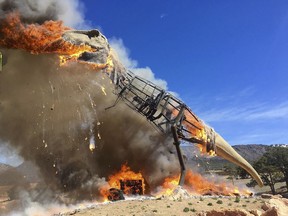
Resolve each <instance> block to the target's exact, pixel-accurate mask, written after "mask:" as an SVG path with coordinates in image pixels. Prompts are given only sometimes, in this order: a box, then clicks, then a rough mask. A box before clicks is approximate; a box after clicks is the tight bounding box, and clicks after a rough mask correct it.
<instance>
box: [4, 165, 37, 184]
mask: <svg viewBox="0 0 288 216" xmlns="http://www.w3.org/2000/svg"><path fill="white" fill-rule="evenodd" d="M39 181H40V179H39V175H38V169H37V168H36V167H35V165H33V164H32V163H31V162H24V163H22V164H20V165H19V166H18V167H12V166H9V165H6V164H0V185H1V186H2V185H22V184H24V183H33V182H39Z"/></svg>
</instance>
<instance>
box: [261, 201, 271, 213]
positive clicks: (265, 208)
mask: <svg viewBox="0 0 288 216" xmlns="http://www.w3.org/2000/svg"><path fill="white" fill-rule="evenodd" d="M261 208H262V209H263V210H264V211H267V210H268V209H270V208H271V206H270V204H269V203H267V202H265V203H264V204H263V205H262V206H261Z"/></svg>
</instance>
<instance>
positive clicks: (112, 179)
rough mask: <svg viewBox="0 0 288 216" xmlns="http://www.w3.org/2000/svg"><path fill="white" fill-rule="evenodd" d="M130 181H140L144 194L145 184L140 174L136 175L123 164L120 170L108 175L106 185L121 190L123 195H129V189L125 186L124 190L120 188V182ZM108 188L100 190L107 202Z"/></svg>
mask: <svg viewBox="0 0 288 216" xmlns="http://www.w3.org/2000/svg"><path fill="white" fill-rule="evenodd" d="M131 180H136V181H139V180H140V181H141V182H142V190H143V193H145V182H144V178H143V176H142V174H141V173H140V172H138V173H136V172H133V171H132V170H131V168H130V167H129V166H128V165H127V164H123V165H122V166H121V170H120V171H119V172H117V173H115V174H114V175H110V176H109V178H108V185H109V187H110V188H117V189H122V190H123V192H124V193H125V194H130V189H131V188H129V187H127V186H126V185H124V188H123V186H122V188H121V183H120V182H121V181H123V182H125V181H131ZM109 187H107V185H105V187H103V188H101V189H100V193H101V195H102V196H103V197H104V198H105V200H107V196H108V195H109V192H108V190H109Z"/></svg>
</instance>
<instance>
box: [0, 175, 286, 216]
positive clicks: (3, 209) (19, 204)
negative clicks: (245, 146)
mask: <svg viewBox="0 0 288 216" xmlns="http://www.w3.org/2000/svg"><path fill="white" fill-rule="evenodd" d="M238 181H241V182H242V183H244V182H245V181H249V180H238ZM283 185H284V184H283V183H278V184H277V185H276V188H278V192H281V191H286V189H285V188H284V187H283ZM9 189H11V186H2V187H0V215H3V216H4V215H5V216H6V215H9V216H10V215H11V216H12V215H13V216H14V215H17V216H18V215H21V216H22V215H25V216H26V215H27V216H48V215H55V216H62V215H76V216H78V215H79V216H92V215H103V216H121V215H123V216H124V215H125V216H126V215H131V216H133V215H135V216H138V215H139V216H150V215H151V216H152V215H163V216H164V215H165V216H166V215H167V216H173V215H175V216H178V215H201V213H202V215H205V214H203V212H209V211H213V210H215V211H224V210H225V211H231V212H234V213H231V212H230V213H231V214H230V213H229V214H227V213H226V214H222V215H258V216H260V215H261V214H263V213H264V212H265V211H264V210H263V205H266V204H267V203H268V202H269V199H267V198H266V199H265V198H262V197H261V195H255V196H252V197H241V198H240V199H238V198H236V197H227V196H190V197H188V198H187V197H183V196H178V197H177V196H169V197H159V198H156V197H145V196H143V197H139V196H138V197H126V200H124V201H117V202H106V203H97V202H90V203H85V202H83V203H80V204H77V205H73V206H63V205H59V204H57V203H55V204H49V205H46V206H41V204H39V203H30V204H29V205H30V206H28V207H27V206H24V205H23V200H22V201H21V200H13V199H12V200H11V199H9V193H8V191H9ZM253 191H254V193H255V194H256V193H263V192H269V188H268V187H267V186H265V187H263V188H258V187H255V188H254V189H253ZM283 195H284V196H285V195H287V194H283ZM283 200H286V201H285V202H286V204H287V205H286V204H284V208H283V206H282V207H281V208H282V209H284V210H282V211H284V213H283V212H282V213H281V214H278V215H280V216H287V215H288V200H287V199H283ZM274 203H276V204H275V205H274V206H276V207H277V205H278V206H280V204H279V202H278V201H277V200H276V201H275V202H274ZM281 203H282V204H283V202H282V200H281ZM282 204H281V205H282ZM39 205H40V206H39ZM285 205H286V209H285ZM15 210H16V211H17V210H18V212H20V214H19V213H18V214H11V212H13V211H15ZM236 210H241V211H244V212H246V213H247V214H246V213H245V214H242V213H241V214H240V213H239V214H235V211H236ZM286 210H287V212H285V211H286ZM251 212H253V213H254V214H252V213H251ZM255 212H256V213H255ZM206 215H207V216H208V215H209V214H206ZM210 215H212V216H213V215H215V214H214V213H211V214H210ZM222 215H221V214H220V215H219V216H222Z"/></svg>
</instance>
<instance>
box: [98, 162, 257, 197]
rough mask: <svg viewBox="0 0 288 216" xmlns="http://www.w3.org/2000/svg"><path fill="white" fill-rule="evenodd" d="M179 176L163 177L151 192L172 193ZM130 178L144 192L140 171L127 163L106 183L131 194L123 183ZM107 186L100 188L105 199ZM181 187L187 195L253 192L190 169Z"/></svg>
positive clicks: (245, 193) (156, 194) (162, 194)
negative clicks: (209, 178) (140, 184)
mask: <svg viewBox="0 0 288 216" xmlns="http://www.w3.org/2000/svg"><path fill="white" fill-rule="evenodd" d="M179 178H180V175H175V176H170V177H167V178H165V179H164V181H163V183H162V184H161V186H160V187H159V188H160V190H158V191H157V192H155V193H153V192H152V194H153V195H154V196H156V197H160V196H171V195H173V194H174V191H175V190H176V189H177V187H179V185H178V182H179ZM131 180H133V181H141V183H142V187H143V194H145V193H144V192H145V183H144V177H143V175H142V174H141V172H139V173H135V172H133V171H132V170H131V168H130V167H129V166H128V165H127V164H124V165H122V166H121V170H120V171H119V172H117V173H116V174H114V175H111V176H109V180H108V184H109V187H110V188H117V189H119V190H122V191H123V192H124V194H126V195H131V194H135V191H134V192H132V190H133V189H131V187H129V186H127V185H125V184H123V183H124V182H129V181H131ZM109 187H107V186H105V187H103V188H101V190H100V191H101V194H102V196H103V197H104V198H105V200H107V196H108V194H109V193H108V190H109ZM159 188H158V189H159ZM183 188H184V189H185V190H186V191H187V192H188V193H189V195H223V196H235V195H236V196H238V195H243V196H250V195H251V194H253V193H252V192H251V191H249V190H247V189H243V190H241V189H239V188H238V187H236V186H234V185H232V184H227V183H224V182H222V183H216V182H213V181H211V180H208V179H206V178H205V177H203V176H202V175H200V174H198V173H194V172H193V171H192V170H188V171H187V174H186V177H185V183H184V186H183ZM134 189H135V188H134ZM136 194H139V193H136Z"/></svg>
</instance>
